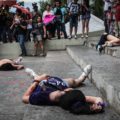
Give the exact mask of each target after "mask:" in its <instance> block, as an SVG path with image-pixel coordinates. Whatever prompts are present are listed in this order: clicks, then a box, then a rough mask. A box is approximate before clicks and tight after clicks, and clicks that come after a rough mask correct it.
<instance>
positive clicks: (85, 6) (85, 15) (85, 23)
mask: <svg viewBox="0 0 120 120" xmlns="http://www.w3.org/2000/svg"><path fill="white" fill-rule="evenodd" d="M90 17H91V16H90V7H89V0H83V3H82V5H81V18H82V36H81V38H83V37H84V36H85V37H86V38H88V33H89V21H90ZM85 29H86V35H85Z"/></svg>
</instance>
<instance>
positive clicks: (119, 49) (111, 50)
mask: <svg viewBox="0 0 120 120" xmlns="http://www.w3.org/2000/svg"><path fill="white" fill-rule="evenodd" d="M94 38H96V40H95V39H94V40H92V38H89V39H88V40H85V42H84V45H85V46H87V47H89V48H93V49H94V50H96V45H97V43H98V40H99V39H100V37H99V36H98V37H94ZM102 53H104V54H107V55H110V56H112V57H117V58H120V46H114V47H106V48H105V50H104V51H103V52H102Z"/></svg>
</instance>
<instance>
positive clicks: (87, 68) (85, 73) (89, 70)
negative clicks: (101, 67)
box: [83, 65, 92, 77]
mask: <svg viewBox="0 0 120 120" xmlns="http://www.w3.org/2000/svg"><path fill="white" fill-rule="evenodd" d="M83 71H84V72H83V74H84V75H85V76H86V77H87V76H88V75H89V73H91V71H92V66H91V65H87V66H86V67H85V68H84V69H83Z"/></svg>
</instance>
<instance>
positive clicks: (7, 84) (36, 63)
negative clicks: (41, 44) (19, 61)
mask: <svg viewBox="0 0 120 120" xmlns="http://www.w3.org/2000/svg"><path fill="white" fill-rule="evenodd" d="M23 64H24V65H25V66H26V67H30V68H33V69H34V70H35V71H37V72H38V73H48V74H52V75H56V76H59V77H64V78H67V77H74V78H75V77H78V76H79V75H80V74H81V69H80V68H79V66H77V65H76V64H75V63H74V62H73V61H72V59H71V58H70V57H69V56H68V54H67V53H66V52H65V51H52V52H49V53H48V55H47V57H46V58H40V57H34V58H33V57H26V58H25V59H24V60H23ZM31 81H32V80H30V78H29V77H28V76H27V75H26V74H25V73H24V70H21V71H14V72H0V120H53V119H54V120H88V119H90V120H101V119H102V120H120V116H119V115H118V114H117V113H115V112H114V110H112V109H111V108H109V107H107V108H106V112H105V113H103V114H98V115H89V116H88V115H78V116H76V115H73V114H70V113H69V112H68V111H64V110H62V109H61V108H59V107H51V106H39V107H38V106H32V105H24V104H23V103H22V101H21V98H22V95H23V93H24V92H25V90H26V89H27V88H28V86H29V85H30V83H31ZM80 89H82V90H83V91H84V93H85V94H86V95H94V96H101V95H100V93H99V92H98V91H97V89H96V88H95V87H94V86H93V85H92V84H91V83H90V81H89V80H86V81H85V86H84V87H81V88H80Z"/></svg>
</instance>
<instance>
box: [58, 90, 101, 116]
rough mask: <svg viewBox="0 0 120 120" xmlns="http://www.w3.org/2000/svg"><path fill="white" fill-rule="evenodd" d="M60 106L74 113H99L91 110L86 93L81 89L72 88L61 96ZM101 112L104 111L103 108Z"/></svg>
mask: <svg viewBox="0 0 120 120" xmlns="http://www.w3.org/2000/svg"><path fill="white" fill-rule="evenodd" d="M59 106H60V107H62V108H63V109H65V110H68V111H70V112H71V113H73V114H95V113H98V112H95V111H92V110H91V108H90V106H91V104H89V103H87V102H86V99H85V95H84V94H83V92H82V91H80V90H72V91H69V92H67V93H66V94H65V95H63V96H62V97H61V98H60V101H59ZM100 112H102V110H101V111H100Z"/></svg>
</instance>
